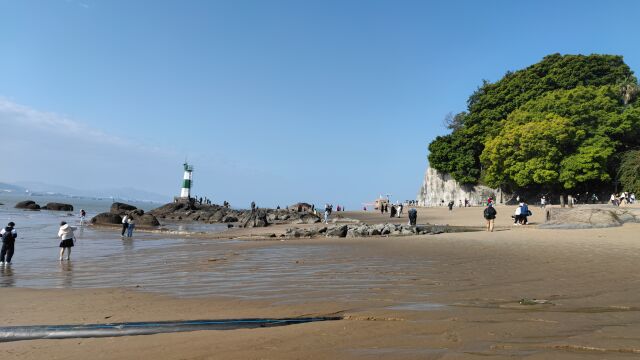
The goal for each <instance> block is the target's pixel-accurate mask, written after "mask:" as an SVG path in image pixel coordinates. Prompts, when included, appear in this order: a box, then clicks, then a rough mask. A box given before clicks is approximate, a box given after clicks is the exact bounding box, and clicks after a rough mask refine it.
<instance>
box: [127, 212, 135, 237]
mask: <svg viewBox="0 0 640 360" xmlns="http://www.w3.org/2000/svg"><path fill="white" fill-rule="evenodd" d="M135 228H136V221H135V220H134V219H133V216H129V218H128V219H127V237H131V236H132V235H133V229H135Z"/></svg>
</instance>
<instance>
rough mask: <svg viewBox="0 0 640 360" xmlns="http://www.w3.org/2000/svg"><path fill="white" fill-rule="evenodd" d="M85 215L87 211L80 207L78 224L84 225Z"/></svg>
mask: <svg viewBox="0 0 640 360" xmlns="http://www.w3.org/2000/svg"><path fill="white" fill-rule="evenodd" d="M86 217H87V212H86V211H84V209H80V226H83V225H84V220H85V219H86Z"/></svg>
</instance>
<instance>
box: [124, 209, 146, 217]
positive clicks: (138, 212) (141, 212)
mask: <svg viewBox="0 0 640 360" xmlns="http://www.w3.org/2000/svg"><path fill="white" fill-rule="evenodd" d="M128 214H129V215H133V216H142V215H144V210H142V209H135V210H132V211H129V213H128Z"/></svg>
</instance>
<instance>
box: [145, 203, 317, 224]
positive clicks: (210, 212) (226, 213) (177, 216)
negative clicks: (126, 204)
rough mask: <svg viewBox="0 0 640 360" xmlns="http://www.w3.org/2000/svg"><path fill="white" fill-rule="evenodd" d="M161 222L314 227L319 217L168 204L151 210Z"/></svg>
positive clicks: (282, 212)
mask: <svg viewBox="0 0 640 360" xmlns="http://www.w3.org/2000/svg"><path fill="white" fill-rule="evenodd" d="M149 213H150V214H152V215H155V216H156V217H157V218H159V219H166V220H172V221H201V222H205V223H209V224H213V223H239V224H240V226H245V225H246V226H247V227H263V226H268V225H269V224H283V223H293V222H298V223H301V224H314V223H317V222H320V217H318V216H317V215H315V214H313V213H305V212H301V213H298V212H297V211H289V210H284V209H278V210H276V209H258V210H256V211H254V212H252V211H251V210H235V209H230V208H228V207H225V206H220V205H215V204H212V205H206V204H189V203H169V204H166V205H163V206H161V207H159V208H156V209H153V210H151V211H149Z"/></svg>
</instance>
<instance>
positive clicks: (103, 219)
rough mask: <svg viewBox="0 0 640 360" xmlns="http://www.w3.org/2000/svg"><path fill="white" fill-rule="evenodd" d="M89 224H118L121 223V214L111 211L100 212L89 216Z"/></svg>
mask: <svg viewBox="0 0 640 360" xmlns="http://www.w3.org/2000/svg"><path fill="white" fill-rule="evenodd" d="M91 224H94V225H120V224H122V216H120V215H118V214H113V213H111V212H106V213H100V214H98V215H96V216H94V217H93V218H91Z"/></svg>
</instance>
